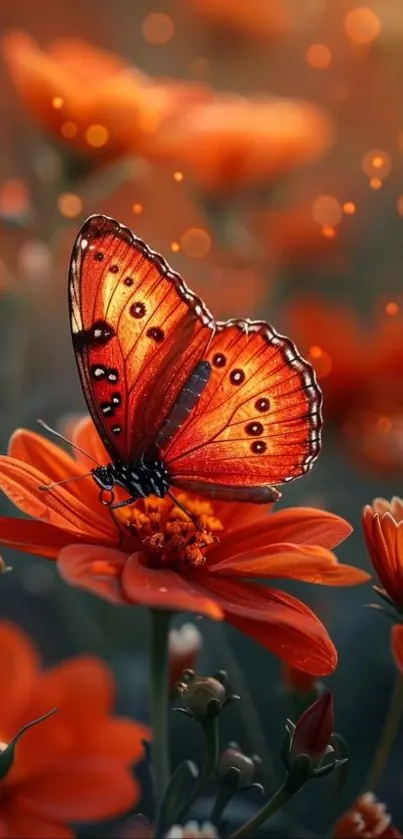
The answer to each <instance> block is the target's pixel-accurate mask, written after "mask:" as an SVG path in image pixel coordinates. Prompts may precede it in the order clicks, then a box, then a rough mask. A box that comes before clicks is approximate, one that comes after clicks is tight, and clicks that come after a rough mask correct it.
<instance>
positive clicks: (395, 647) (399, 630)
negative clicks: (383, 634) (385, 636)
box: [390, 623, 403, 675]
mask: <svg viewBox="0 0 403 839" xmlns="http://www.w3.org/2000/svg"><path fill="white" fill-rule="evenodd" d="M390 643H391V647H392V654H393V658H394V660H395V664H396V667H397V669H398V670H400V672H401V674H402V675H403V625H402V624H400V623H399V624H396V625H395V626H392V629H391V632H390Z"/></svg>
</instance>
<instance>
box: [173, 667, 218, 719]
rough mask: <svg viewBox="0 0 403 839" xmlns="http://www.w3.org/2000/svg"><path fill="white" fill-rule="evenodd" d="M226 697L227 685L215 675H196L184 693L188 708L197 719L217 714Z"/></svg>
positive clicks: (185, 703) (184, 701)
mask: <svg viewBox="0 0 403 839" xmlns="http://www.w3.org/2000/svg"><path fill="white" fill-rule="evenodd" d="M225 699H226V690H225V686H224V685H223V684H222V682H219V681H218V680H217V679H214V678H213V676H206V677H205V676H196V677H195V679H194V680H193V681H191V682H190V684H189V685H187V688H186V690H185V692H184V694H183V703H184V706H185V708H186V710H187V711H189V713H190V714H192V716H194V717H196V718H197V719H202V718H203V717H211V716H217V714H219V712H220V711H221V708H222V707H223V705H224V702H225Z"/></svg>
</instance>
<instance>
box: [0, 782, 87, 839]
mask: <svg viewBox="0 0 403 839" xmlns="http://www.w3.org/2000/svg"><path fill="white" fill-rule="evenodd" d="M38 810H39V812H38ZM3 826H4V832H3ZM75 835H76V834H75V833H74V831H73V830H71V828H70V827H68V826H67V825H66V824H62V823H61V822H60V821H59V820H55V819H48V818H47V817H46V816H43V815H42V813H41V812H40V805H39V807H37V808H36V809H34V808H33V807H28V806H27V805H26V804H25V801H24V800H23V799H22V798H21V796H20V795H19V794H18V793H15V794H11V798H10V799H9V800H7V803H6V804H5V806H4V807H2V813H1V817H0V837H1V839H10V837H14V836H18V839H74V837H75Z"/></svg>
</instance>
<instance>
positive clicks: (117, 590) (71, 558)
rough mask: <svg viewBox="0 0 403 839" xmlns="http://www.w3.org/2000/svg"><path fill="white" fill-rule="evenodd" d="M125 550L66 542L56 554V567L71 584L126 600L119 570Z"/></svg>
mask: <svg viewBox="0 0 403 839" xmlns="http://www.w3.org/2000/svg"><path fill="white" fill-rule="evenodd" d="M126 562H127V554H125V553H122V551H118V550H117V549H115V548H104V547H102V545H68V546H67V547H66V548H63V549H62V550H61V551H60V553H59V556H58V563H57V567H58V569H59V571H60V573H61V575H62V577H63V578H64V579H65V580H67V582H68V583H71V584H72V585H73V586H79V588H84V589H86V590H87V591H90V592H92V594H97V595H99V596H100V597H104V598H105V599H106V600H111V601H112V603H120V604H126V603H127V599H126V597H125V596H124V594H123V592H122V587H121V574H122V571H123V568H124V566H125V563H126Z"/></svg>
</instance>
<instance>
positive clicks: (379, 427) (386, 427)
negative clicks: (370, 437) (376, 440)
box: [375, 417, 392, 434]
mask: <svg viewBox="0 0 403 839" xmlns="http://www.w3.org/2000/svg"><path fill="white" fill-rule="evenodd" d="M375 429H376V431H379V432H380V433H381V434H388V433H389V431H391V430H392V423H391V421H390V419H389V417H379V419H378V420H377V421H376V423H375Z"/></svg>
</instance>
